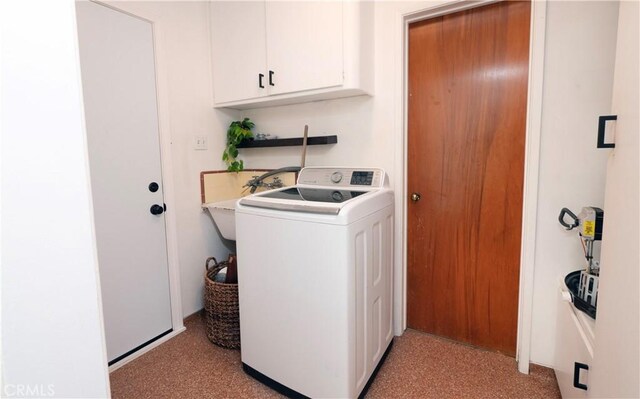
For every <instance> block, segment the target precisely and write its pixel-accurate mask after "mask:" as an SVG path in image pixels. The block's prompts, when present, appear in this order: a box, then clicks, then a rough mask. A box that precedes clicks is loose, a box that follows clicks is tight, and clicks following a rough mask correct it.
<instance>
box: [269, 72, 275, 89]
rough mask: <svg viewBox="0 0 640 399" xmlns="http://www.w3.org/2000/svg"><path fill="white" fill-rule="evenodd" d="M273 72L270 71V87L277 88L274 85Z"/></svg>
mask: <svg viewBox="0 0 640 399" xmlns="http://www.w3.org/2000/svg"><path fill="white" fill-rule="evenodd" d="M273 73H274V72H273V71H269V86H275V84H274V83H273Z"/></svg>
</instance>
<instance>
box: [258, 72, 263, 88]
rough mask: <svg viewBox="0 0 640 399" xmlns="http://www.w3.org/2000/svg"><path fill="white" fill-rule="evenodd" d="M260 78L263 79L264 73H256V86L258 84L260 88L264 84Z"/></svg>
mask: <svg viewBox="0 0 640 399" xmlns="http://www.w3.org/2000/svg"><path fill="white" fill-rule="evenodd" d="M262 79H264V75H263V74H261V73H259V74H258V86H260V88H261V89H264V84H263V83H262Z"/></svg>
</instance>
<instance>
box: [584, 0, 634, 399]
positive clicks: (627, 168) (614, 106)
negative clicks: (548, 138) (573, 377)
mask: <svg viewBox="0 0 640 399" xmlns="http://www.w3.org/2000/svg"><path fill="white" fill-rule="evenodd" d="M639 19H640V7H639V3H638V2H636V1H625V2H621V3H620V20H619V30H618V46H617V53H616V67H615V81H614V87H613V99H612V103H611V113H612V114H614V115H618V120H617V122H615V123H616V126H615V144H616V148H615V149H614V150H606V152H608V153H609V154H610V155H609V163H608V169H607V189H606V195H605V201H604V206H605V208H604V212H605V213H604V215H605V217H604V229H603V233H602V240H603V244H602V245H603V247H602V262H601V273H600V294H599V295H598V319H597V320H596V345H595V349H594V351H595V353H594V361H593V372H591V371H590V373H591V376H592V377H590V382H591V384H590V386H589V388H590V390H591V389H592V391H591V392H590V396H591V397H594V398H604V397H607V398H623V397H624V398H638V397H640V359H639V358H640V296H639V294H638V292H639V289H638V281H639V279H640V273H639V270H640V255H639V253H638V242H639V240H638V237H639V235H638V220H640V217H639V214H638V207H639V206H640V196H639V193H638V191H639V188H638V184H639V176H638V173H639V169H640V165H639V164H638V154H639V150H640V147H639V146H638V143H639V142H638V135H639V134H640V133H639V132H640V123H639V121H638V119H639V117H638V113H639V110H640V101H639V98H638V91H639V90H640V79H639V77H638V74H640V62H639V58H640V55H639V54H638V48H639V47H640V46H639V45H638V42H639V37H640V32H639V30H638V26H640V21H639Z"/></svg>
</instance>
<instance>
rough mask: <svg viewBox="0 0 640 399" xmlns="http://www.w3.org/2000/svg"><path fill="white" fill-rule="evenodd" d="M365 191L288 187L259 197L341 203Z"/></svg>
mask: <svg viewBox="0 0 640 399" xmlns="http://www.w3.org/2000/svg"><path fill="white" fill-rule="evenodd" d="M366 193H367V191H357V190H335V189H330V188H309V187H298V186H296V187H290V188H286V189H284V190H281V191H269V192H267V193H265V194H263V195H261V197H263V198H278V199H287V200H295V201H310V202H328V203H341V202H345V201H348V200H350V199H352V198H355V197H358V196H360V195H363V194H366Z"/></svg>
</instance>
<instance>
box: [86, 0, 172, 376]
mask: <svg viewBox="0 0 640 399" xmlns="http://www.w3.org/2000/svg"><path fill="white" fill-rule="evenodd" d="M76 5H77V15H78V36H79V43H80V59H81V68H82V84H83V91H84V104H85V116H86V125H87V135H88V146H89V162H90V168H91V188H92V194H93V206H94V217H95V229H96V236H97V242H98V260H99V265H100V266H99V267H100V285H101V291H102V303H103V312H104V321H105V334H106V341H107V355H108V359H109V362H110V364H112V363H114V362H116V361H118V360H120V359H121V358H122V357H124V356H126V355H128V354H129V353H130V352H132V351H134V350H136V349H138V348H139V347H141V346H143V345H144V344H146V343H149V342H150V341H153V340H154V339H156V338H159V336H162V335H165V334H167V333H169V332H170V331H171V329H172V325H171V304H170V298H169V275H168V262H167V248H166V232H165V220H164V214H159V215H153V214H151V212H150V208H151V207H152V206H153V205H154V204H157V205H159V206H160V207H159V208H158V209H162V206H163V195H162V175H161V164H160V146H159V137H158V115H157V105H156V83H155V66H154V53H153V32H152V27H151V24H150V23H149V22H147V21H144V20H141V19H138V18H135V17H132V16H130V15H127V14H124V13H122V12H118V11H115V10H113V9H110V8H107V7H105V6H102V5H99V4H95V3H90V2H77V3H76ZM152 182H156V183H157V184H158V186H159V188H158V190H157V191H155V192H152V191H151V190H150V187H149V185H150V183H152Z"/></svg>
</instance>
